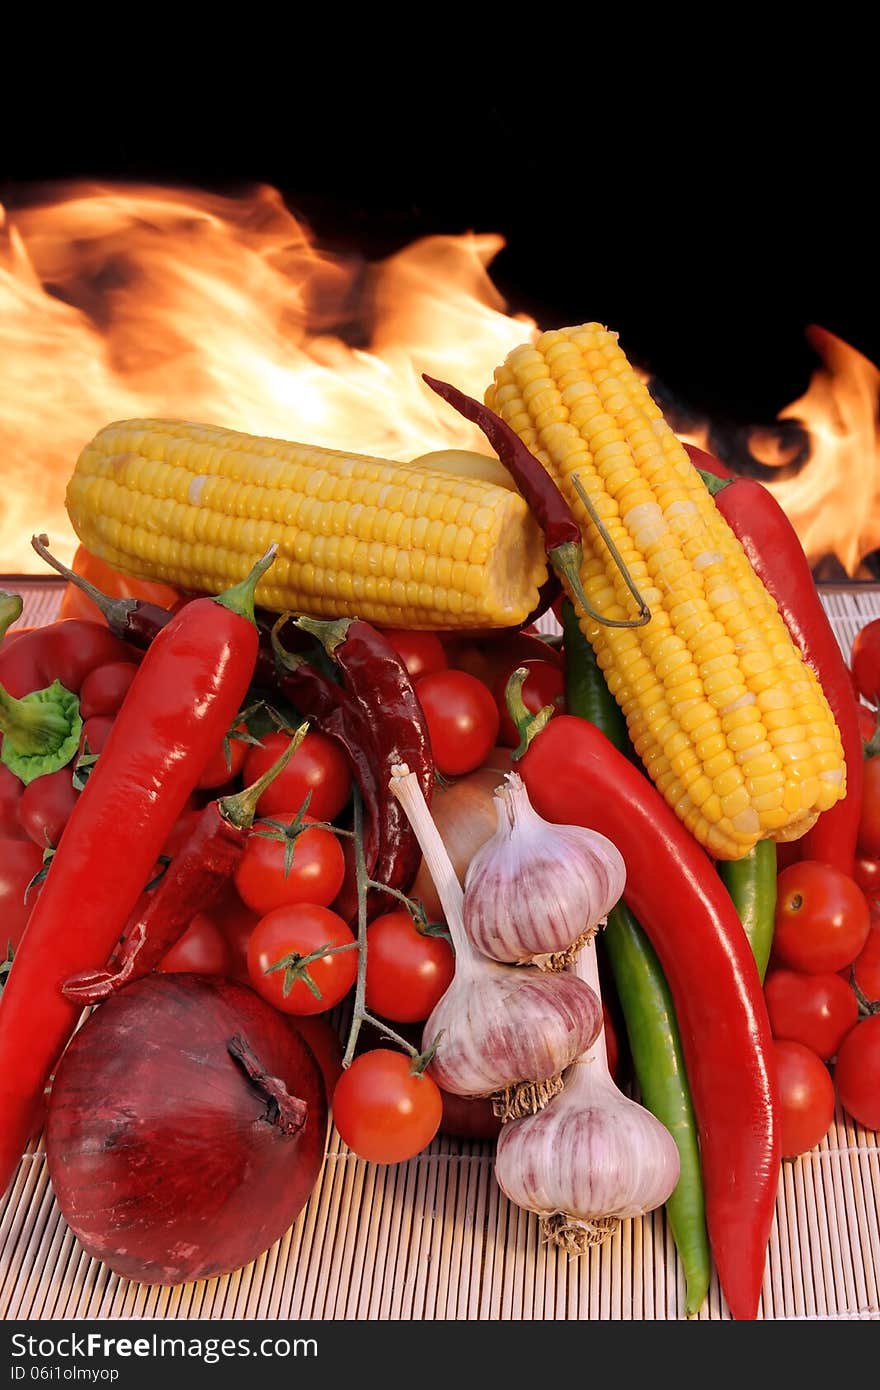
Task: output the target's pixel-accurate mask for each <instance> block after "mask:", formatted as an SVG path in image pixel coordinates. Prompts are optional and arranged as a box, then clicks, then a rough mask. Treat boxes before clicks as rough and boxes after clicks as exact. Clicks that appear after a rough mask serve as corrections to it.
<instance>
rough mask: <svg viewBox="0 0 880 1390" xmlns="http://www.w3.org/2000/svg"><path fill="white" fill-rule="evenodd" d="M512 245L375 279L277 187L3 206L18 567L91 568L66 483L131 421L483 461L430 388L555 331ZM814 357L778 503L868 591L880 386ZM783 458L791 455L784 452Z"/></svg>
mask: <svg viewBox="0 0 880 1390" xmlns="http://www.w3.org/2000/svg"><path fill="white" fill-rule="evenodd" d="M502 246H503V241H502V238H501V237H500V236H496V235H492V234H469V235H465V236H435V237H428V238H425V239H423V240H421V241H418V242H415V243H414V244H413V245H411V246H409V247H407V248H406V249H405V250H403V251H401V252H399V253H398V254H397V255H394V256H392V257H390V258H389V259H387V260H385V261H382V262H379V263H377V264H368V263H366V262H365V261H364V260H363V259H362V258H358V257H356V256H342V255H331V254H329V253H328V252H326V251H323V250H321V249H319V248H318V247H317V246H316V245H315V244H314V240H313V238H311V237H310V235H309V232H308V229H307V228H306V227H305V226H303V225H302V224H301V223H300V222H298V221H297V219H296V218H295V217H294V216H293V214H292V213H291V212H290V211H289V209H288V208H287V207H286V206H285V205H284V202H283V200H282V198H281V196H280V194H279V193H278V192H277V191H276V190H275V189H273V188H269V187H260V188H257V189H256V190H254V191H253V192H252V193H251V194H249V195H248V196H245V197H241V198H228V197H220V196H214V195H209V194H206V193H201V192H194V191H191V190H188V191H182V190H177V189H163V188H149V187H133V186H126V187H123V186H114V187H112V188H108V187H91V186H85V185H81V184H78V185H74V186H72V187H70V188H67V189H64V190H62V191H61V193H60V194H59V196H58V197H57V198H56V199H55V201H52V202H44V203H41V204H38V205H34V206H28V207H25V208H19V209H17V210H15V211H14V212H6V213H5V214H4V211H3V208H2V207H0V383H2V388H0V450H2V457H3V460H4V463H3V474H4V479H3V487H2V490H0V569H2V570H6V571H7V572H15V571H21V572H25V573H26V572H30V571H34V570H39V569H40V565H39V562H38V561H37V560H36V557H35V556H34V554H33V552H32V551H31V549H30V545H29V539H30V536H31V534H32V532H33V531H35V530H44V531H47V532H48V534H49V535H50V536H51V538H52V543H53V548H55V549H56V551H57V552H58V553H59V554H60V555H62V556H63V557H65V558H69V557H70V556H71V555H72V552H73V548H74V544H75V539H74V537H73V535H72V532H71V530H70V526H69V523H68V521H67V517H66V514H65V511H64V488H65V484H66V481H67V478H68V476H69V474H70V472H71V469H72V467H73V464H74V462H75V460H76V457H77V455H78V453H79V451H80V449H81V448H82V446H83V444H84V443H86V442H87V440H88V439H89V438H90V437H91V436H92V435H93V434H94V433H95V432H96V431H97V430H98V429H99V428H100V427H101V426H102V425H104V424H106V423H107V422H108V421H110V420H113V419H123V418H126V417H131V416H172V417H174V416H176V417H182V418H185V419H191V420H200V421H205V422H209V423H215V424H220V425H226V426H228V427H230V428H233V429H242V430H247V431H250V432H253V433H256V434H266V435H275V436H278V437H281V438H286V439H298V440H301V441H304V442H309V443H316V444H323V445H328V446H331V447H336V448H343V449H350V450H354V451H357V452H361V453H376V454H379V455H383V456H385V457H388V458H400V459H406V458H412V457H414V456H415V455H417V454H421V453H425V452H428V451H429V450H433V449H443V448H450V447H461V448H477V449H479V450H481V451H482V452H485V450H486V446H485V442H484V441H483V438H482V436H481V435H479V434H478V433H477V432H476V431H475V430H472V428H471V427H470V426H468V425H467V424H466V423H465V422H463V421H462V420H461V419H460V417H458V416H457V415H455V414H454V413H453V412H452V411H451V410H449V409H448V407H446V406H445V405H444V404H443V403H442V402H441V401H439V400H438V398H437V397H436V396H434V395H433V394H432V393H431V392H430V391H428V389H427V388H426V387H425V386H424V385H423V383H422V381H421V379H420V376H421V373H422V372H423V371H426V372H429V373H431V374H432V375H436V376H440V377H446V378H447V379H451V380H453V381H455V383H456V384H457V385H459V386H461V387H462V388H463V389H464V390H466V391H468V392H470V393H471V394H473V395H481V394H482V392H483V389H484V388H485V386H486V383H487V382H488V381H489V380H490V378H491V375H492V370H493V368H494V367H495V366H496V365H497V363H498V362H499V361H500V360H501V359H502V358H503V357H504V356H505V354H506V353H507V352H508V351H509V350H510V349H511V348H512V347H514V346H515V345H516V344H517V343H520V342H522V341H523V340H524V339H525V338H527V337H528V336H530V335H531V334H533V333H534V332H536V331H537V330H536V326H535V324H534V323H533V322H532V320H530V319H527V318H525V317H524V316H522V315H511V314H508V313H507V312H506V307H507V306H506V305H505V303H504V300H503V299H502V297H501V296H500V294H499V293H498V291H497V289H496V288H495V286H494V285H493V283H492V280H491V278H490V276H489V273H488V267H489V266H490V265H491V262H492V260H493V258H494V257H495V256H496V255H497V253H498V251H499V250H500V249H501V247H502ZM811 341H812V342H813V344H814V346H815V347H816V350H817V352H818V354H819V356H820V358H821V361H822V364H823V365H822V367H821V368H820V369H819V370H818V371H817V372H816V374H815V376H814V378H813V380H812V382H811V383H810V387H809V389H808V391H807V393H806V394H805V396H804V397H803V399H802V400H800V401H797V402H794V403H793V404H792V405H790V406H788V407H787V408H786V409H785V410H783V411H782V412H781V414H780V419H781V420H783V419H785V420H790V421H791V420H798V421H800V422H801V424H802V425H803V426H804V428H805V429H806V431H807V432H808V443H809V449H808V454H809V457H808V458H807V460H806V463H805V464H804V466H803V467H802V468H801V470H800V471H799V472H798V473H797V474H796V476H794V477H791V476H788V474H789V473H790V471H791V470H790V469H785V470H780V477H779V478H778V479H773V480H772V481H771V482H770V486H771V487H772V488H773V490H774V492H776V494H777V496H778V497H779V500H780V502H781V503H782V504H783V506H784V507H785V508H786V510H787V511H788V513H789V515H790V516H791V518H792V520H793V522H794V524H795V526H796V527H797V529H798V532H799V534H800V536H801V539H802V541H803V543H804V546H805V548H806V550H807V553H808V554H809V556H810V558H811V560H819V559H820V558H821V557H822V556H823V555H825V554H826V553H829V552H836V553H837V555H838V556H839V558H840V560H841V561H842V563H843V564H844V566H845V567H846V570H847V572H848V573H849V574H853V575H855V574H858V573H859V572H860V566H861V565H862V563H863V561H864V557H865V556H866V555H867V554H868V553H869V552H871V551H872V550H874V549H875V548H877V547H878V546H880V449H878V425H877V407H878V398H880V372H878V369H877V368H876V367H875V366H874V365H873V364H872V363H871V362H869V361H868V360H867V359H866V358H864V357H862V356H861V355H860V354H859V353H858V352H857V351H856V350H855V349H854V348H852V347H850V346H848V345H847V344H846V343H844V342H842V341H841V340H840V339H838V338H835V337H834V336H833V335H832V334H830V333H827V332H824V331H823V330H820V329H816V330H813V331H812V334H811ZM682 389H683V390H684V388H682ZM691 437H696V436H691ZM758 452H759V447H758V436H757V434H756V435H755V440H754V442H753V454H754V455H755V456H757V455H758ZM765 452H766V451H765V450H761V457H764V455H765ZM767 462H769V463H770V464H777V463H778V464H781V463H783V462H785V459H784V457H782V456H779V457H776V456H774V455H773V449H772V447H771V448H770V455H769V456H768V457H767ZM734 466H735V465H734ZM783 472H784V473H785V475H786V476H782V474H783Z"/></svg>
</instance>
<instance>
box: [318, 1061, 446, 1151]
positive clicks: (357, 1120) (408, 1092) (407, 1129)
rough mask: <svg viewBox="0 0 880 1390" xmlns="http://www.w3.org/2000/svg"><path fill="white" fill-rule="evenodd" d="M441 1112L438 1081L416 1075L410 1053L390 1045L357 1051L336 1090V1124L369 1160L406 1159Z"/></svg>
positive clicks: (353, 1147) (425, 1141) (424, 1142)
mask: <svg viewBox="0 0 880 1390" xmlns="http://www.w3.org/2000/svg"><path fill="white" fill-rule="evenodd" d="M442 1116H443V1099H442V1097H441V1095H440V1088H439V1087H438V1086H437V1083H436V1082H435V1081H432V1080H431V1077H430V1076H426V1075H424V1074H422V1075H421V1076H417V1075H414V1074H413V1072H412V1069H411V1063H410V1059H409V1057H407V1056H405V1054H404V1053H402V1052H393V1051H391V1049H390V1048H385V1047H380V1048H377V1049H376V1050H375V1051H374V1052H363V1053H361V1055H360V1057H355V1059H354V1061H353V1062H352V1064H351V1066H350V1067H349V1068H348V1069H347V1071H344V1072H343V1073H342V1076H341V1077H340V1079H339V1081H338V1083H337V1086H336V1090H335V1091H334V1092H333V1121H334V1123H335V1125H336V1128H337V1129H338V1131H339V1134H340V1136H341V1138H342V1140H343V1141H344V1143H346V1144H347V1145H348V1147H349V1148H350V1149H351V1151H352V1153H356V1154H357V1155H358V1156H359V1157H360V1158H365V1159H366V1160H367V1162H368V1163H403V1162H404V1161H405V1160H406V1159H408V1158H413V1157H414V1156H415V1154H417V1153H421V1151H422V1149H424V1148H425V1147H426V1145H428V1144H430V1142H431V1140H432V1139H433V1138H434V1135H435V1134H436V1133H437V1130H438V1129H439V1128H440V1120H441V1119H442Z"/></svg>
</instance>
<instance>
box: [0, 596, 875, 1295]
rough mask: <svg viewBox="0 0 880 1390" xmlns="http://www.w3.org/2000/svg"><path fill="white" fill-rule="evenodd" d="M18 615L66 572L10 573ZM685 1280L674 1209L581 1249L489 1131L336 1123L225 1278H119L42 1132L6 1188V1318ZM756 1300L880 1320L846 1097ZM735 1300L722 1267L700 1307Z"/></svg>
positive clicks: (2, 1238) (50, 601)
mask: <svg viewBox="0 0 880 1390" xmlns="http://www.w3.org/2000/svg"><path fill="white" fill-rule="evenodd" d="M5 583H6V587H16V588H17V589H18V590H19V591H20V592H21V593H22V595H23V597H24V598H25V603H26V607H25V617H24V621H28V622H32V623H42V622H47V621H49V620H51V618H52V616H53V614H54V612H55V607H56V604H57V599H58V594H59V592H60V591H59V589H58V587H57V586H55V585H54V584H51V583H35V582H31V583H18V584H15V583H12V582H10V581H5ZM822 599H823V603H824V604H825V607H826V609H827V611H828V613H829V616H830V618H831V621H832V623H833V625H834V629H835V632H836V634H837V637H838V640H839V642H840V644H841V647H842V648H843V650H844V651H845V652H848V650H849V647H850V644H851V642H852V639H853V637H854V636H855V633H856V632H857V631H858V629H859V627H861V626H862V625H863V624H864V623H865V622H867V621H868V620H869V619H871V618H875V617H880V587H876V586H875V587H865V588H843V587H841V588H840V589H834V588H829V589H826V590H824V591H823V593H822ZM684 1316H685V1314H684V1283H683V1279H682V1275H681V1271H680V1269H679V1265H678V1259H677V1256H676V1253H675V1247H674V1245H673V1243H672V1239H671V1237H670V1235H669V1232H668V1230H667V1228H666V1222H665V1218H664V1215H663V1213H662V1211H661V1212H654V1213H653V1214H652V1215H651V1216H649V1217H645V1218H643V1219H641V1220H636V1221H629V1222H624V1223H623V1225H622V1226H621V1228H620V1230H619V1231H618V1233H617V1234H616V1235H615V1236H614V1237H613V1239H612V1240H610V1241H609V1242H608V1243H607V1244H606V1245H604V1246H602V1247H600V1248H598V1249H594V1250H593V1251H592V1252H591V1253H590V1254H589V1255H588V1256H583V1257H581V1258H573V1257H571V1256H568V1255H565V1254H563V1253H562V1252H560V1251H557V1250H555V1249H553V1250H551V1249H549V1248H548V1247H547V1246H545V1245H543V1244H542V1243H541V1241H540V1239H539V1234H538V1223H537V1221H536V1220H535V1219H534V1218H533V1217H531V1216H526V1215H525V1214H524V1213H523V1212H521V1211H520V1210H519V1209H518V1208H516V1207H514V1206H512V1205H511V1204H510V1203H508V1202H507V1200H506V1199H505V1198H504V1197H503V1196H502V1195H501V1193H500V1191H499V1189H498V1187H497V1185H496V1183H495V1181H494V1178H493V1174H492V1147H491V1146H490V1145H487V1144H478V1143H465V1142H461V1141H457V1140H452V1139H446V1138H439V1139H436V1140H435V1141H434V1143H433V1144H431V1146H430V1148H429V1149H427V1150H426V1151H425V1153H423V1154H421V1155H419V1157H418V1158H416V1159H413V1160H412V1161H411V1162H409V1163H404V1164H399V1165H397V1166H391V1167H383V1166H378V1165H375V1164H368V1163H365V1162H363V1161H362V1160H361V1159H358V1158H355V1157H354V1156H353V1155H352V1154H350V1153H349V1151H348V1150H347V1149H346V1147H345V1145H344V1144H343V1143H342V1141H341V1140H340V1138H339V1136H338V1134H337V1133H336V1131H335V1129H332V1128H331V1130H330V1133H329V1137H328V1143H327V1155H326V1160H325V1163H324V1167H323V1170H322V1173H321V1176H320V1179H319V1181H318V1184H317V1186H316V1188H315V1190H314V1192H313V1194H312V1197H311V1199H310V1201H309V1203H308V1205H307V1206H306V1208H305V1210H304V1211H303V1212H302V1214H301V1215H300V1217H299V1219H298V1220H297V1222H296V1224H295V1225H294V1226H293V1227H292V1229H291V1230H290V1231H288V1233H287V1234H286V1235H285V1236H284V1237H283V1239H282V1240H280V1241H278V1243H277V1244H276V1245H274V1246H273V1247H272V1249H271V1250H269V1251H267V1252H266V1254H264V1255H262V1256H261V1257H260V1259H258V1260H257V1261H255V1262H254V1263H253V1264H251V1265H248V1266H247V1267H246V1268H245V1269H242V1270H239V1271H237V1272H236V1273H234V1274H230V1275H226V1276H225V1277H224V1278H222V1279H211V1280H208V1281H202V1282H200V1283H195V1284H186V1285H183V1286H181V1287H178V1288H174V1289H166V1288H159V1287H157V1286H147V1285H142V1284H135V1283H132V1282H130V1281H129V1280H126V1279H120V1278H118V1277H117V1276H116V1275H115V1274H112V1273H111V1272H110V1271H109V1270H108V1269H107V1268H106V1267H105V1266H104V1265H102V1264H100V1263H98V1262H97V1261H96V1260H92V1259H89V1258H88V1256H87V1255H86V1254H85V1253H84V1252H83V1251H82V1250H81V1249H80V1247H79V1246H78V1244H77V1242H76V1240H75V1239H74V1237H73V1235H72V1234H71V1233H70V1231H68V1230H67V1228H66V1226H65V1224H64V1221H63V1220H62V1218H61V1215H60V1213H59V1211H58V1209H57V1207H56V1205H55V1203H54V1200H53V1197H52V1191H51V1187H50V1185H49V1181H48V1176H47V1172H46V1164H45V1158H44V1155H43V1153H42V1151H41V1148H40V1145H39V1143H34V1144H32V1145H31V1146H30V1148H29V1150H28V1152H27V1153H26V1154H25V1156H24V1158H23V1160H22V1163H21V1166H20V1169H19V1173H18V1176H17V1179H16V1181H15V1183H14V1185H13V1187H12V1189H11V1190H10V1192H9V1194H8V1195H7V1197H6V1199H5V1201H4V1202H3V1204H2V1206H0V1317H2V1318H4V1319H16V1318H20V1319H28V1318H32V1319H61V1318H67V1319H72V1318H75V1319H97V1318H163V1319H192V1318H197V1319H212V1318H240V1319H266V1318H291V1319H379V1320H394V1319H397V1320H417V1321H418V1320H479V1319H492V1320H513V1321H532V1320H535V1321H537V1320H554V1319H563V1318H565V1319H596V1318H604V1319H621V1320H632V1319H637V1320H643V1319H645V1320H647V1319H681V1318H684ZM758 1316H759V1317H763V1318H770V1319H823V1320H824V1319H830V1318H834V1319H837V1318H845V1319H873V1320H880V1145H878V1136H877V1135H876V1134H873V1133H869V1132H867V1131H866V1130H864V1129H861V1128H860V1127H859V1126H857V1125H855V1124H853V1122H852V1121H851V1120H849V1119H848V1118H847V1117H845V1116H844V1115H843V1114H842V1112H840V1111H839V1110H838V1113H837V1115H836V1117H835V1121H834V1124H833V1125H832V1128H831V1130H830V1131H829V1133H828V1134H827V1135H826V1137H825V1139H824V1140H823V1141H822V1143H821V1144H820V1145H819V1146H818V1148H816V1149H814V1150H813V1151H812V1152H811V1153H809V1154H805V1155H803V1156H802V1157H800V1158H798V1159H795V1160H793V1161H787V1162H786V1163H784V1165H783V1173H782V1177H781V1181H780V1187H779V1194H778V1198H777V1206H776V1218H775V1222H774V1226H773V1232H772V1235H771V1239H770V1246H769V1251H768V1259H767V1268H766V1271H765V1276H764V1285H763V1294H762V1299H761V1307H760V1310H759V1314H758ZM699 1318H700V1319H703V1320H709V1321H715V1320H722V1319H727V1318H729V1313H728V1311H727V1308H726V1305H725V1303H724V1300H723V1298H722V1296H721V1294H720V1292H719V1289H718V1285H717V1281H716V1280H714V1279H713V1282H712V1287H711V1290H710V1293H709V1297H708V1299H707V1301H706V1303H705V1305H704V1307H703V1309H702V1311H701V1312H700V1314H699Z"/></svg>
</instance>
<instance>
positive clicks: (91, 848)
mask: <svg viewBox="0 0 880 1390" xmlns="http://www.w3.org/2000/svg"><path fill="white" fill-rule="evenodd" d="M272 558H274V552H270V555H269V556H267V557H266V558H265V559H264V560H263V561H261V562H260V564H258V565H256V566H255V567H254V569H253V571H252V572H251V574H250V575H249V577H248V579H247V580H246V581H245V582H244V583H243V584H241V585H239V586H237V587H236V588H235V589H232V590H230V591H229V592H228V593H227V594H225V595H222V596H221V597H220V599H219V600H216V599H210V598H205V599H198V600H196V601H195V602H194V603H191V604H189V605H188V606H187V607H186V608H184V609H182V610H181V612H180V613H179V614H178V615H177V616H176V617H175V618H174V619H173V620H172V621H171V622H170V623H169V624H168V626H167V627H166V628H165V630H164V631H163V632H162V633H161V634H160V636H159V637H158V638H157V640H156V641H155V642H154V643H153V645H152V647H151V648H150V650H149V652H148V653H147V655H146V656H145V658H144V660H143V662H142V664H141V666H140V669H139V671H138V675H137V679H136V681H135V682H134V684H133V685H132V687H131V690H130V691H129V696H128V699H127V700H126V702H125V705H124V706H123V708H122V709H121V710H120V712H119V715H118V716H117V718H116V722H115V725H114V728H113V731H112V733H111V735H110V738H109V739H108V741H107V746H106V748H105V749H104V751H103V753H102V754H101V756H100V758H99V759H98V761H97V763H96V764H95V768H94V771H93V772H92V774H91V776H90V777H89V780H88V782H87V784H86V786H85V790H84V791H83V792H82V794H81V796H80V798H79V800H78V802H77V805H76V808H75V810H74V812H73V814H72V815H71V817H70V820H69V821H68V823H67V827H66V829H65V832H64V841H63V844H62V846H61V848H60V849H59V850H58V852H57V854H56V855H55V858H54V860H53V862H52V865H51V868H50V871H49V874H48V876H47V878H46V881H45V883H44V884H43V888H42V891H41V893H40V897H39V900H38V902H37V904H36V906H35V907H34V910H33V912H32V913H31V916H30V920H29V922H28V926H27V931H26V933H25V936H24V937H23V938H22V943H21V945H20V947H19V950H18V954H17V955H16V957H15V960H14V962H13V966H12V970H11V971H10V974H9V978H8V980H7V983H6V986H5V988H4V990H3V997H2V1001H0V1114H2V1116H3V1129H2V1134H0V1192H2V1191H5V1189H6V1187H7V1186H8V1183H9V1181H10V1178H11V1176H12V1174H13V1173H14V1171H15V1168H16V1165H17V1163H18V1161H19V1158H20V1157H21V1152H22V1149H23V1146H24V1143H25V1141H26V1139H27V1132H28V1125H29V1121H30V1114H31V1112H32V1109H33V1104H34V1099H35V1097H37V1096H39V1095H41V1094H42V1091H43V1089H44V1087H45V1085H46V1082H47V1081H48V1079H49V1076H50V1074H51V1072H52V1069H53V1067H54V1066H55V1064H56V1062H57V1061H58V1058H59V1056H60V1054H61V1052H62V1051H63V1049H64V1047H65V1045H66V1043H67V1042H68V1040H69V1038H70V1036H71V1034H72V1032H73V1030H74V1027H75V1025H76V1021H77V1018H78V1017H79V1010H78V1008H77V1006H76V1005H74V1004H71V1003H70V1002H69V1001H68V1000H66V999H65V998H64V997H63V995H62V992H61V991H62V987H63V985H64V983H65V982H66V981H67V980H68V979H69V978H70V976H71V975H74V974H78V973H80V972H82V971H85V970H99V969H100V968H101V967H102V966H104V965H105V964H106V963H107V961H108V960H109V958H110V956H111V954H112V952H113V950H114V948H115V946H116V943H117V941H118V940H119V936H120V934H121V931H122V929H123V927H124V925H125V922H126V920H127V919H128V916H129V914H130V912H131V910H132V908H133V907H134V904H135V902H136V901H137V899H138V897H139V895H140V893H141V892H142V890H143V887H144V884H145V882H146V881H147V879H148V878H149V875H150V871H151V869H152V867H153V865H154V863H155V862H156V859H157V858H158V856H159V853H160V851H161V849H162V845H163V844H164V842H165V840H166V838H167V836H168V833H169V831H170V830H171V827H172V826H173V824H174V822H175V820H176V819H177V817H178V816H179V814H180V811H181V809H182V807H183V805H184V803H185V801H186V799H187V797H188V796H189V794H190V793H191V791H192V789H193V787H194V786H195V783H196V781H197V780H198V777H199V774H200V773H201V770H202V768H203V767H204V765H205V763H206V762H207V760H208V757H209V756H210V754H211V753H212V752H213V751H214V749H215V748H216V746H217V744H218V743H219V742H220V740H221V739H222V737H223V735H224V734H225V732H226V730H227V729H228V728H229V726H230V724H231V723H232V721H233V718H234V717H235V715H236V713H237V711H238V709H239V707H240V705H241V702H242V699H243V698H244V695H245V694H246V692H247V688H248V686H249V684H250V682H251V678H252V676H253V669H254V662H255V660H256V654H257V640H258V639H257V629H256V626H255V625H254V622H253V590H254V586H255V585H256V583H257V580H258V579H259V577H260V575H261V574H262V573H264V572H265V570H266V569H267V568H268V566H269V564H270V563H271V561H272ZM71 625H72V624H71ZM83 626H88V625H87V624H84V625H83ZM100 630H101V629H99V631H100ZM104 637H105V638H109V637H110V634H109V633H106V632H105V633H104ZM24 640H25V639H24V638H22V641H24ZM20 645H21V644H20V643H16V644H15V646H14V647H13V648H12V649H11V655H14V654H15V652H16V649H17V648H18V647H19V646H20ZM104 659H105V660H108V659H110V658H109V657H105V658H104Z"/></svg>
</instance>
